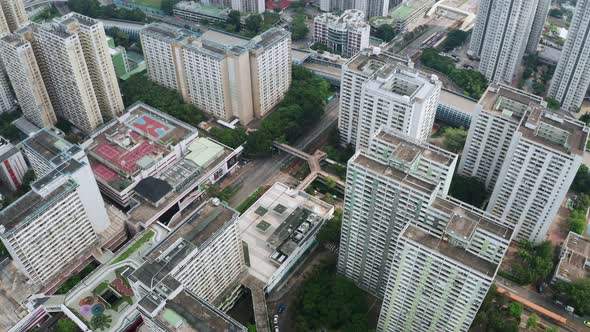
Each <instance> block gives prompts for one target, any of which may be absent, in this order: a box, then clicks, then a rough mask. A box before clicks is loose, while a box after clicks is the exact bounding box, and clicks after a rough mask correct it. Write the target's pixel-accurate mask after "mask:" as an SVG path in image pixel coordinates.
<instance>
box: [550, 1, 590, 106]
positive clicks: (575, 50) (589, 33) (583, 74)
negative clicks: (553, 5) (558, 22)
mask: <svg viewBox="0 0 590 332" xmlns="http://www.w3.org/2000/svg"><path fill="white" fill-rule="evenodd" d="M589 84H590V1H588V0H580V1H578V4H577V5H576V11H575V13H574V17H573V18H572V22H571V24H570V27H569V30H568V34H567V38H566V40H565V44H564V45H563V48H562V50H561V56H560V58H559V62H558V63H557V68H556V69H555V74H553V79H552V80H551V85H550V86H549V93H548V94H549V96H551V97H553V98H555V99H557V101H559V103H560V104H561V108H562V109H564V110H568V111H577V110H578V109H579V107H580V106H581V105H582V101H583V100H584V95H585V94H586V90H588V85H589Z"/></svg>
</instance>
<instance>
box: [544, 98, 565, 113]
mask: <svg viewBox="0 0 590 332" xmlns="http://www.w3.org/2000/svg"><path fill="white" fill-rule="evenodd" d="M545 101H546V102H547V107H548V108H549V109H552V110H554V111H556V110H559V108H560V107H561V104H560V103H559V101H558V100H557V99H555V98H551V97H546V98H545Z"/></svg>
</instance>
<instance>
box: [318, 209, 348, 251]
mask: <svg viewBox="0 0 590 332" xmlns="http://www.w3.org/2000/svg"><path fill="white" fill-rule="evenodd" d="M342 213H343V211H342V209H336V210H335V211H334V216H333V217H332V219H330V220H328V221H327V222H326V223H325V224H324V225H323V226H322V228H321V229H320V231H319V233H318V241H319V243H321V244H328V243H335V244H338V243H340V229H341V228H342Z"/></svg>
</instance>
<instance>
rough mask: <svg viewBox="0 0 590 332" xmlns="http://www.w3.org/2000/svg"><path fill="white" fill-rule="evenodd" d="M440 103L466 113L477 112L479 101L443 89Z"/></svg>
mask: <svg viewBox="0 0 590 332" xmlns="http://www.w3.org/2000/svg"><path fill="white" fill-rule="evenodd" d="M439 103H440V104H444V105H449V106H452V107H454V108H456V109H459V110H461V111H463V112H466V113H473V112H475V108H476V107H477V100H475V99H471V98H470V97H467V96H464V95H460V94H458V93H455V92H453V91H450V90H447V89H441V91H440V97H439Z"/></svg>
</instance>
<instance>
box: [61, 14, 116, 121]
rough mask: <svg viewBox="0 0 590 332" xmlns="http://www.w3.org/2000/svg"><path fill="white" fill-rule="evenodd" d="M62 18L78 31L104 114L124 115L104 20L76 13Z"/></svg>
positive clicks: (65, 24) (72, 29)
mask: <svg viewBox="0 0 590 332" xmlns="http://www.w3.org/2000/svg"><path fill="white" fill-rule="evenodd" d="M60 21H61V24H62V25H63V26H64V28H65V30H66V31H68V32H72V33H76V34H78V38H79V39H80V43H81V44H82V50H83V52H84V60H85V62H86V66H87V67H88V72H89V73H90V79H91V80H92V86H93V88H94V93H95V95H96V99H97V101H98V106H99V107H100V111H101V113H102V116H103V118H104V119H112V118H114V117H117V116H119V115H121V113H122V112H123V109H124V108H125V107H124V106H123V98H121V92H120V91H119V83H118V82H117V76H116V74H115V67H114V66H113V61H112V59H111V55H110V51H109V46H108V44H107V36H106V34H105V31H104V27H103V24H102V23H101V22H99V21H97V20H95V19H92V18H89V17H86V16H83V15H80V14H77V13H70V14H68V15H65V16H63V17H62V18H61V19H60Z"/></svg>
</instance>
